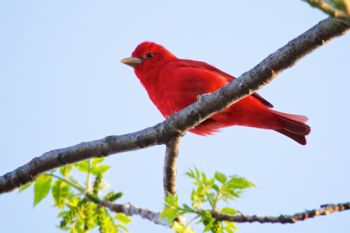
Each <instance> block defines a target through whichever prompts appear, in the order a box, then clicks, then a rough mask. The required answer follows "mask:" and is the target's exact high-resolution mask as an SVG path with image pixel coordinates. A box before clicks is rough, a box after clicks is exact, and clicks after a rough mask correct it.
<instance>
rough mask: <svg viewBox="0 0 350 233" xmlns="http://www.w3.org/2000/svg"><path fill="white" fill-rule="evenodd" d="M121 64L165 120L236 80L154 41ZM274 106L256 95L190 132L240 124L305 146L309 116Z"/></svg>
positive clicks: (140, 48) (146, 43) (203, 131)
mask: <svg viewBox="0 0 350 233" xmlns="http://www.w3.org/2000/svg"><path fill="white" fill-rule="evenodd" d="M121 62H122V63H124V64H127V65H129V66H132V67H133V68H134V71H135V74H136V76H137V77H138V79H139V80H140V81H141V83H142V85H143V86H144V87H145V88H146V90H147V92H148V95H149V97H150V98H151V100H152V102H153V103H154V104H155V105H156V106H157V108H158V109H159V111H160V112H161V113H162V114H163V116H164V117H166V118H167V117H168V116H170V115H171V114H173V113H174V112H178V111H180V110H181V109H183V108H185V107H187V106H188V105H190V104H192V103H194V102H196V101H197V99H198V97H199V96H200V95H203V94H207V93H212V92H214V91H216V90H218V89H219V88H221V87H223V86H225V85H226V84H228V83H229V82H231V81H232V80H234V79H235V77H233V76H231V75H229V74H227V73H225V72H223V71H221V70H219V69H217V68H215V67H214V66H211V65H209V64H207V63H205V62H201V61H193V60H187V59H180V58H177V57H176V56H175V55H173V54H172V53H171V52H169V51H168V50H166V49H165V48H164V47H163V46H161V45H158V44H156V43H153V42H143V43H141V44H140V45H138V46H137V48H136V49H135V50H134V52H133V53H132V56H131V57H130V58H125V59H123V60H122V61H121ZM272 107H273V106H272V104H270V103H269V102H268V101H267V100H265V99H264V98H263V97H261V96H260V95H259V94H257V93H254V94H252V95H250V96H247V97H245V98H243V99H242V100H240V101H238V102H237V103H235V104H233V105H231V106H230V107H228V108H226V109H225V110H223V111H221V112H219V113H216V114H215V115H213V116H211V117H210V118H209V119H207V120H205V121H204V122H202V123H201V124H199V125H197V126H196V127H194V128H192V129H190V130H189V131H191V132H192V133H195V134H199V135H210V134H212V133H214V132H216V131H218V129H220V128H223V127H227V126H234V125H241V126H248V127H255V128H261V129H270V130H275V131H277V132H279V133H281V134H284V135H285V136H287V137H289V138H291V139H293V140H295V141H296V142H298V143H300V144H302V145H305V144H306V138H305V136H306V135H307V134H309V133H310V127H309V126H308V125H307V124H305V122H306V121H307V117H305V116H299V115H292V114H288V113H282V112H277V111H275V110H272V109H271V108H272Z"/></svg>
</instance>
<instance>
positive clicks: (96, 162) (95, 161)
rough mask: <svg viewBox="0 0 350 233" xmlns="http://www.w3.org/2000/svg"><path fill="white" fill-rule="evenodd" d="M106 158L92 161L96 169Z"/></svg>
mask: <svg viewBox="0 0 350 233" xmlns="http://www.w3.org/2000/svg"><path fill="white" fill-rule="evenodd" d="M104 160H105V158H94V159H92V166H93V167H95V166H96V165H97V164H99V163H102V162H103V161H104Z"/></svg>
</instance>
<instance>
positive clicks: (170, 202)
mask: <svg viewBox="0 0 350 233" xmlns="http://www.w3.org/2000/svg"><path fill="white" fill-rule="evenodd" d="M179 215H180V208H179V200H178V197H177V196H176V195H172V194H170V193H168V195H167V196H166V198H165V208H164V210H163V211H162V212H161V213H160V217H161V218H162V219H165V218H166V219H167V221H168V224H169V225H170V224H171V223H172V222H173V221H174V219H175V218H176V217H177V216H179Z"/></svg>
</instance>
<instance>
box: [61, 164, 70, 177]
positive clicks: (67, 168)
mask: <svg viewBox="0 0 350 233" xmlns="http://www.w3.org/2000/svg"><path fill="white" fill-rule="evenodd" d="M72 168H73V166H72V165H66V166H63V167H60V173H61V175H62V176H64V177H68V175H69V173H70V171H71V170H72Z"/></svg>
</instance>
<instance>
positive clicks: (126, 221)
mask: <svg viewBox="0 0 350 233" xmlns="http://www.w3.org/2000/svg"><path fill="white" fill-rule="evenodd" d="M115 218H116V219H118V221H119V222H121V223H123V224H129V223H131V219H130V218H129V217H128V216H127V215H126V214H124V213H117V214H116V215H115Z"/></svg>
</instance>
